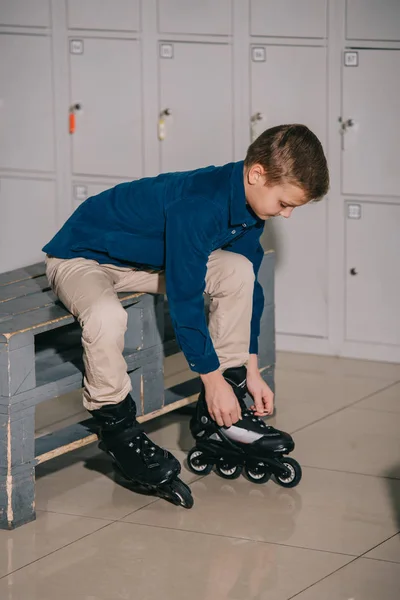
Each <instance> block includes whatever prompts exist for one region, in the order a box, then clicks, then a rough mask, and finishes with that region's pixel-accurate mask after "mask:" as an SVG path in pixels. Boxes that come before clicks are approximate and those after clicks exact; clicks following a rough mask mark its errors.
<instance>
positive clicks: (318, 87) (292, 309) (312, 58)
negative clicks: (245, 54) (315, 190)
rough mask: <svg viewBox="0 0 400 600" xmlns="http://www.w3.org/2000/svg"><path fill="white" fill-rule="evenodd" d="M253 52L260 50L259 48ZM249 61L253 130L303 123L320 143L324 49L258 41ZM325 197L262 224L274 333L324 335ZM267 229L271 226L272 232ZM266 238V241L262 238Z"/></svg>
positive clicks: (323, 119) (323, 135) (323, 112)
mask: <svg viewBox="0 0 400 600" xmlns="http://www.w3.org/2000/svg"><path fill="white" fill-rule="evenodd" d="M256 48H258V51H257V52H256V53H255V54H254V49H253V52H252V55H253V57H255V58H259V57H260V56H261V57H262V56H263V54H262V53H261V52H260V47H258V46H257V47H256ZM263 49H264V51H265V54H264V58H265V61H264V62H258V61H256V62H254V61H252V63H251V112H252V115H254V114H256V113H258V112H259V113H261V114H262V116H263V119H262V121H260V122H259V125H258V130H257V132H256V134H259V133H261V132H262V131H263V130H265V129H268V128H269V127H273V126H275V125H281V124H283V123H303V124H305V125H307V126H308V127H309V128H310V129H311V130H312V131H313V132H314V133H315V134H316V135H317V136H318V137H319V139H320V140H321V142H322V144H323V145H324V146H325V141H326V108H327V97H326V89H327V86H326V51H325V49H324V48H318V47H315V48H311V47H294V46H286V47H285V46H264V47H263ZM326 220H327V206H326V200H322V201H321V202H320V203H318V204H314V205H308V206H305V207H301V208H297V209H296V210H295V211H294V213H293V214H292V216H291V218H290V219H289V220H286V219H281V218H277V219H273V220H272V221H271V222H269V223H267V231H266V236H268V235H271V236H272V238H273V239H274V240H275V246H276V252H277V269H276V288H275V289H276V291H275V296H276V328H277V331H278V333H285V334H295V335H310V336H316V337H325V336H326V335H327V300H326V298H327V254H326V232H327V227H326ZM272 228H273V231H272ZM268 241H269V240H268Z"/></svg>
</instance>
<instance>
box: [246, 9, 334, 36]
mask: <svg viewBox="0 0 400 600" xmlns="http://www.w3.org/2000/svg"><path fill="white" fill-rule="evenodd" d="M326 24H327V0H279V2H277V1H276V0H251V2H250V31H251V35H266V36H270V37H298V38H324V37H325V36H326Z"/></svg>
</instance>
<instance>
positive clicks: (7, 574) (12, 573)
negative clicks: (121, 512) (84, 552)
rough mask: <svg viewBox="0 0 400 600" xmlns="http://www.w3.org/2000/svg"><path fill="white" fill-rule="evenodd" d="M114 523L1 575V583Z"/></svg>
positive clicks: (112, 523) (111, 523)
mask: <svg viewBox="0 0 400 600" xmlns="http://www.w3.org/2000/svg"><path fill="white" fill-rule="evenodd" d="M114 523H115V521H112V522H108V523H106V524H105V525H103V527H99V528H98V529H95V530H94V531H91V532H90V533H86V534H85V535H83V536H82V537H80V538H77V539H76V540H72V541H71V542H68V544H65V545H64V546H61V547H60V548H56V549H55V550H52V551H51V552H48V553H47V554H44V555H43V556H39V557H38V558H35V560H32V561H31V562H29V563H27V564H26V565H22V566H21V567H18V569H14V570H13V571H10V572H9V573H6V574H5V575H1V576H0V581H1V580H2V579H6V578H7V577H9V576H10V575H14V574H15V573H18V571H21V570H22V569H25V568H26V567H30V566H31V565H34V564H35V563H37V562H39V561H41V560H43V559H44V558H48V557H49V556H51V555H52V554H55V553H56V552H60V550H64V548H68V546H72V544H76V543H77V542H80V541H81V540H84V539H85V538H87V537H89V536H91V535H93V534H94V533H97V532H98V531H101V530H103V529H106V527H110V525H114Z"/></svg>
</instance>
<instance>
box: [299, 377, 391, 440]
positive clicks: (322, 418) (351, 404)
mask: <svg viewBox="0 0 400 600" xmlns="http://www.w3.org/2000/svg"><path fill="white" fill-rule="evenodd" d="M397 383H400V382H398V381H396V382H395V383H392V384H390V385H388V386H386V387H384V388H382V389H381V390H377V391H376V392H372V393H371V394H367V395H366V396H363V397H362V398H359V399H358V400H355V401H354V402H350V404H347V405H346V406H342V407H341V408H338V409H337V410H334V411H333V412H331V413H328V414H327V415H324V416H323V417H320V418H319V419H316V420H315V421H311V423H308V424H307V425H303V426H302V427H299V428H298V429H293V430H292V431H291V432H290V433H291V434H295V433H299V431H303V430H304V429H307V427H311V426H312V425H316V424H317V423H320V422H321V421H324V420H325V419H328V418H329V417H332V416H333V415H337V414H338V413H340V412H343V411H345V410H347V409H349V408H353V407H354V406H355V405H356V404H358V403H359V402H362V401H363V400H368V399H369V398H372V397H373V396H375V395H376V394H379V393H382V392H385V391H386V390H388V389H390V388H391V387H393V386H394V385H396V384H397Z"/></svg>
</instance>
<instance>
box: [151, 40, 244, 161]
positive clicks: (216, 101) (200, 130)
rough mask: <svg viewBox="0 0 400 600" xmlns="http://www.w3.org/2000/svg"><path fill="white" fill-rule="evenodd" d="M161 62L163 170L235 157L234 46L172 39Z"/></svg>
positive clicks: (164, 46)
mask: <svg viewBox="0 0 400 600" xmlns="http://www.w3.org/2000/svg"><path fill="white" fill-rule="evenodd" d="M166 49H169V53H170V55H171V58H162V57H161V56H160V59H159V62H160V65H159V76H160V113H162V112H163V111H164V110H167V109H168V110H169V111H170V112H171V114H170V116H167V117H166V118H165V139H164V140H163V141H160V145H161V170H162V171H164V172H166V171H185V170H190V169H197V168H199V167H203V166H207V165H211V164H215V165H222V164H225V163H227V162H230V161H231V160H233V110H232V69H231V48H230V46H228V45H224V44H197V43H173V44H172V43H168V44H161V45H160V54H163V55H165V54H166V53H167V52H166Z"/></svg>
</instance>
